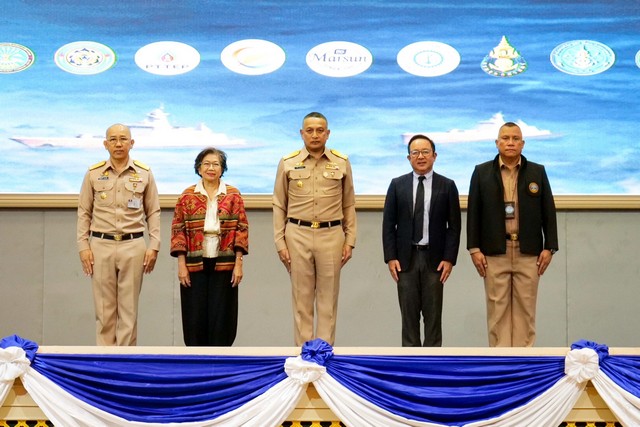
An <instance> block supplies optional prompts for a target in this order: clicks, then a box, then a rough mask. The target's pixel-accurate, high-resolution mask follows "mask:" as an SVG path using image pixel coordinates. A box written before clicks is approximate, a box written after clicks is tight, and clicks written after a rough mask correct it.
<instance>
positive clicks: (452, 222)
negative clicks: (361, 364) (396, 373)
mask: <svg viewBox="0 0 640 427" xmlns="http://www.w3.org/2000/svg"><path fill="white" fill-rule="evenodd" d="M408 151H409V155H408V156H407V159H408V160H409V163H411V167H412V168H413V172H411V173H409V174H406V175H402V176H399V177H397V178H394V179H393V180H392V181H391V184H390V185H389V190H388V191H387V197H386V199H385V202H384V213H383V221H382V243H383V246H384V261H385V262H386V263H387V264H388V266H389V273H391V277H393V280H395V282H396V283H397V286H398V300H399V302H400V314H401V316H402V345H403V346H404V347H419V346H421V345H423V346H425V347H439V346H441V345H442V297H443V289H444V283H445V282H446V281H447V279H448V278H449V275H450V274H451V270H452V269H453V266H454V265H455V264H456V260H457V258H458V248H459V245H460V228H461V219H460V199H459V197H458V189H457V187H456V184H455V183H454V182H453V181H452V180H450V179H449V178H446V177H444V176H442V175H438V174H437V173H435V172H433V164H434V162H435V161H436V157H437V154H436V147H435V144H434V143H433V141H431V140H430V139H429V138H427V137H426V136H424V135H415V136H414V137H412V138H411V140H410V141H409V144H408ZM421 314H422V317H423V320H424V342H422V343H421V339H420V315H421Z"/></svg>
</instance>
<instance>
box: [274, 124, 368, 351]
mask: <svg viewBox="0 0 640 427" xmlns="http://www.w3.org/2000/svg"><path fill="white" fill-rule="evenodd" d="M329 133H330V131H329V127H328V123H327V119H326V117H325V116H323V115H322V114H320V113H315V112H314V113H309V114H307V116H305V118H304V120H303V122H302V129H300V135H301V136H302V140H303V141H304V148H302V149H301V150H298V151H295V152H293V153H291V154H289V155H288V156H285V157H284V158H282V159H281V160H280V163H279V164H278V172H277V175H276V182H275V187H274V190H273V229H274V238H275V244H276V249H277V251H278V256H279V257H280V261H282V263H283V264H284V266H285V268H286V269H287V271H288V272H289V275H290V277H291V285H292V297H293V318H294V339H295V344H296V345H297V346H301V345H302V344H304V342H305V341H309V340H312V339H314V338H321V339H323V340H325V341H327V342H328V343H329V344H331V345H333V343H334V341H335V327H336V315H337V311H338V291H339V288H340V270H341V269H342V267H343V266H344V265H345V264H346V263H347V261H349V259H351V252H352V250H353V248H354V247H355V242H356V209H355V193H354V189H353V176H352V173H351V164H350V163H349V160H348V159H347V157H346V156H344V155H342V154H340V153H339V152H337V151H335V150H329V149H327V148H326V143H327V139H329ZM314 307H316V308H317V321H316V331H315V333H314Z"/></svg>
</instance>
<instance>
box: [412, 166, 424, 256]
mask: <svg viewBox="0 0 640 427" xmlns="http://www.w3.org/2000/svg"><path fill="white" fill-rule="evenodd" d="M423 224H424V176H419V177H418V189H417V190H416V204H415V206H414V208H413V243H418V242H420V240H422V227H423Z"/></svg>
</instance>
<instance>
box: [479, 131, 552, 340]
mask: <svg viewBox="0 0 640 427" xmlns="http://www.w3.org/2000/svg"><path fill="white" fill-rule="evenodd" d="M523 147H524V139H523V138H522V131H521V129H520V127H519V126H518V125H517V124H515V123H512V122H507V123H505V124H504V125H502V127H500V130H499V132H498V139H496V148H497V149H498V155H497V156H496V157H495V159H493V160H492V161H488V162H485V163H482V164H480V165H477V166H476V167H475V170H474V171H473V175H472V176H471V185H470V186H469V202H468V209H467V249H469V253H470V254H471V260H472V262H473V265H474V266H475V267H476V270H477V271H478V274H479V275H480V276H481V277H482V278H483V279H484V287H485V294H486V302H487V327H488V330H489V345H490V346H491V347H530V346H533V343H534V342H535V337H536V330H535V320H536V300H537V295H538V283H539V281H540V276H542V274H544V272H545V270H546V269H547V267H548V266H549V264H550V263H551V259H552V257H553V254H554V253H555V252H556V251H557V250H558V230H557V223H556V208H555V204H554V201H553V194H552V193H551V186H550V185H549V179H548V178H547V173H546V172H545V169H544V166H542V165H540V164H537V163H533V162H530V161H528V160H527V159H526V158H525V157H524V156H523V155H522V154H521V153H522V148H523Z"/></svg>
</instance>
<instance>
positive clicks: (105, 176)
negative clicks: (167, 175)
mask: <svg viewBox="0 0 640 427" xmlns="http://www.w3.org/2000/svg"><path fill="white" fill-rule="evenodd" d="M98 181H109V171H104V172H102V175H100V176H99V177H98Z"/></svg>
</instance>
